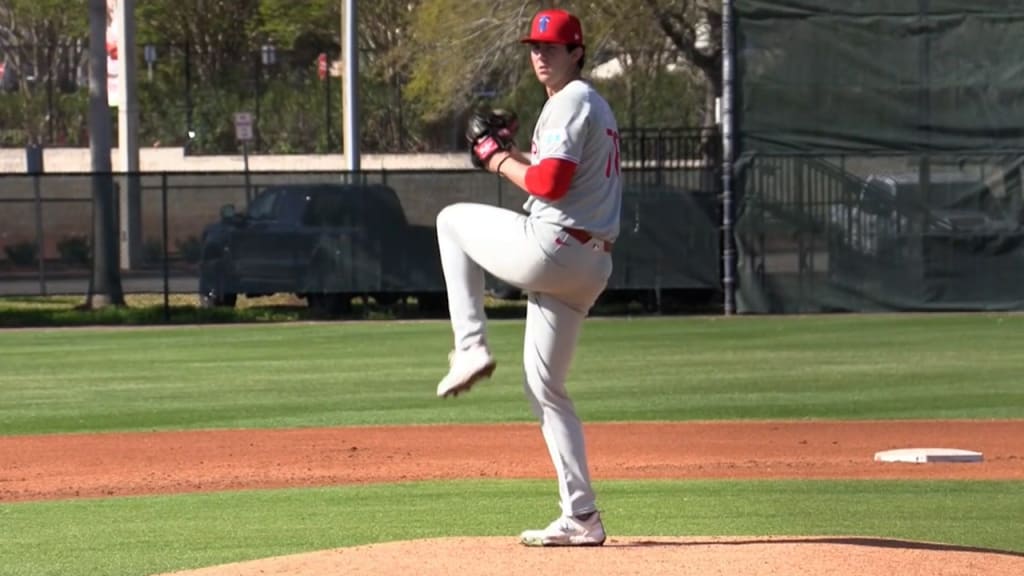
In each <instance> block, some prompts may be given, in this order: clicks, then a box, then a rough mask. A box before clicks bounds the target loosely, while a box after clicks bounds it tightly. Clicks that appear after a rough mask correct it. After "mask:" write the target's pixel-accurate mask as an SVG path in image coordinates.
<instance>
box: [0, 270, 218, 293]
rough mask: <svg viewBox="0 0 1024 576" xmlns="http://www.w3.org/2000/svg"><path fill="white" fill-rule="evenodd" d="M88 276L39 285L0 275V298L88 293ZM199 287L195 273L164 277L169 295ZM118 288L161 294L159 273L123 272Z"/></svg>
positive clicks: (26, 278) (34, 279)
mask: <svg viewBox="0 0 1024 576" xmlns="http://www.w3.org/2000/svg"><path fill="white" fill-rule="evenodd" d="M89 277H90V275H89V273H88V272H82V273H81V274H68V273H62V274H59V275H58V274H54V275H52V276H47V278H46V280H45V282H40V279H39V275H38V274H36V275H25V274H18V275H17V276H14V275H10V274H6V273H2V272H0V296H44V295H51V296H52V295H59V294H72V295H73V294H82V295H85V294H88V293H89ZM198 288H199V277H198V276H197V275H195V274H186V273H181V272H175V273H173V274H172V275H170V276H169V277H168V292H169V293H171V294H195V293H196V292H197V290H198ZM121 289H122V290H123V291H124V293H125V294H162V293H163V292H164V278H163V275H162V274H161V273H160V272H144V273H138V272H133V273H127V272H126V273H123V274H122V276H121Z"/></svg>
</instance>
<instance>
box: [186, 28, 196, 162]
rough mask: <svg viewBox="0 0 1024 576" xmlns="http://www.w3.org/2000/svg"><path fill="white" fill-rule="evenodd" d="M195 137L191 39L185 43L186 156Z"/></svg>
mask: <svg viewBox="0 0 1024 576" xmlns="http://www.w3.org/2000/svg"><path fill="white" fill-rule="evenodd" d="M195 136H196V133H195V130H193V129H192V41H191V39H189V40H186V41H185V137H186V140H185V155H188V153H189V151H190V150H191V148H192V140H193V139H194V138H195Z"/></svg>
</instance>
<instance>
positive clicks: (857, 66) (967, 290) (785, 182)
mask: <svg viewBox="0 0 1024 576" xmlns="http://www.w3.org/2000/svg"><path fill="white" fill-rule="evenodd" d="M735 12H736V47H735V48H736V52H735V57H736V64H737V79H736V82H737V86H736V92H737V95H738V96H737V97H738V100H739V101H738V102H737V106H736V110H737V117H736V119H735V126H736V138H737V141H736V144H737V150H738V158H737V162H736V178H735V182H736V183H737V185H736V190H735V191H734V192H735V195H736V197H737V207H738V208H737V220H736V228H735V239H736V244H737V250H738V254H739V265H738V273H739V280H740V281H739V294H738V295H737V305H738V309H739V310H740V311H741V312H813V311H826V310H908V309H911V310H946V309H1016V308H1022V307H1024V194H1022V190H1021V163H1022V153H1024V58H1022V57H1021V55H1022V54H1024V35H1022V34H1020V30H1021V29H1022V27H1024V4H1022V3H1020V2H1010V1H991V0H982V1H975V2H960V1H953V0H901V1H896V0H888V1H885V0H865V1H855V2H842V1H838V0H834V1H831V2H820V1H818V2H811V1H799V0H779V1H768V0H736V1H735Z"/></svg>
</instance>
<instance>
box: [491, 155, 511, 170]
mask: <svg viewBox="0 0 1024 576" xmlns="http://www.w3.org/2000/svg"><path fill="white" fill-rule="evenodd" d="M511 157H512V153H511V152H509V153H508V154H505V157H504V158H502V159H501V162H498V167H497V168H495V169H494V172H495V173H497V174H498V176H504V174H502V173H501V166H502V164H504V163H505V162H507V161H508V159H509V158H511Z"/></svg>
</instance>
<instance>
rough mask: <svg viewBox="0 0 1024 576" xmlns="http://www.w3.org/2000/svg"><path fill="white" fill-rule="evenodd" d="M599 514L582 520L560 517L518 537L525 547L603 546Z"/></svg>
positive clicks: (595, 513)
mask: <svg viewBox="0 0 1024 576" xmlns="http://www.w3.org/2000/svg"><path fill="white" fill-rule="evenodd" d="M604 539H605V533H604V525H603V524H601V514H599V513H598V512H593V513H591V514H590V515H589V517H587V518H586V520H583V519H581V518H578V517H574V516H562V517H561V518H559V519H557V520H555V521H554V522H552V523H551V524H549V525H548V527H547V528H544V529H543V530H527V531H525V532H523V533H522V535H520V536H519V540H520V542H522V543H523V544H524V545H526V546H600V545H602V544H604Z"/></svg>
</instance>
